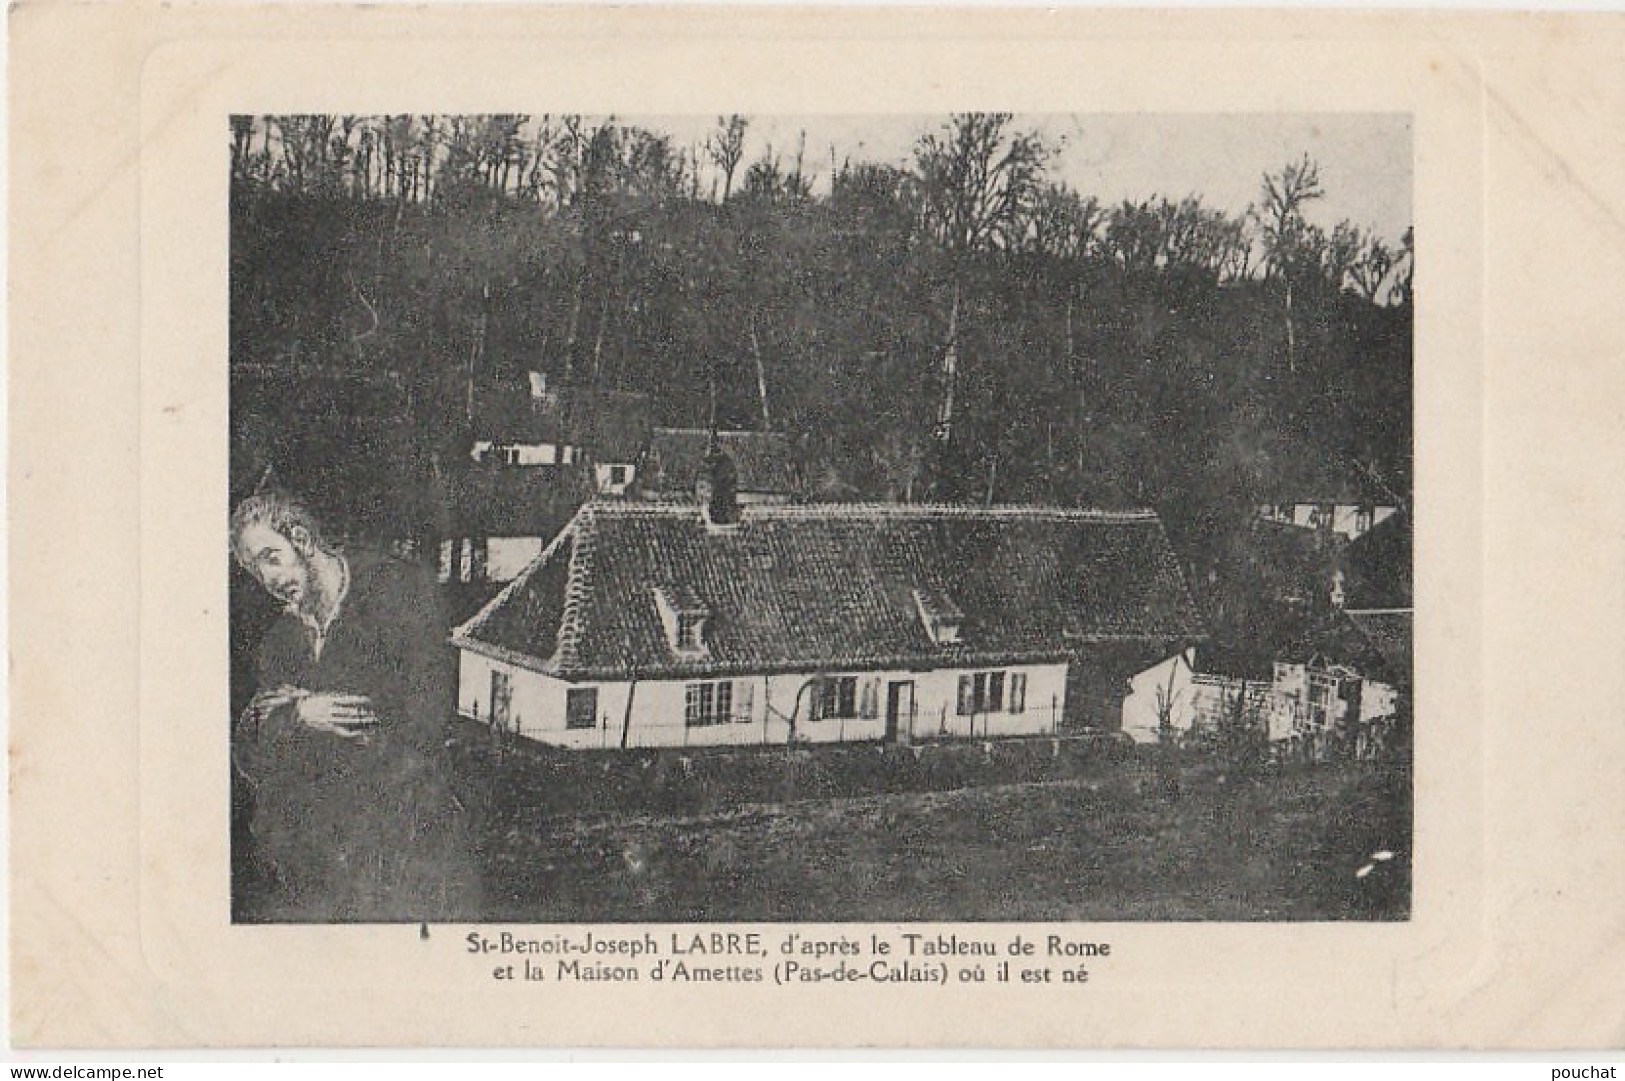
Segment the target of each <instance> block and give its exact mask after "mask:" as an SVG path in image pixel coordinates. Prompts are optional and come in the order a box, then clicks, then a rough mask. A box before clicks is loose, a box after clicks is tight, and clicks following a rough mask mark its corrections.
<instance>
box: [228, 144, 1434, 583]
mask: <svg viewBox="0 0 1625 1081" xmlns="http://www.w3.org/2000/svg"><path fill="white" fill-rule="evenodd" d="M749 125H750V121H749V119H747V118H745V117H739V116H731V117H719V118H717V122H716V125H715V128H714V131H713V133H712V135H711V136H710V137H709V138H707V139H706V140H705V141H704V143H703V144H702V145H698V146H688V147H683V146H678V145H675V144H674V142H673V140H672V139H671V138H670V137H669V136H667V135H665V134H663V133H661V132H659V131H651V130H644V129H642V128H640V127H637V126H634V125H628V124H623V123H619V122H616V121H615V120H613V119H588V118H582V117H574V116H562V117H559V116H540V117H531V116H517V115H505V116H474V117H448V118H440V117H409V116H282V117H274V118H268V117H259V118H250V117H239V118H235V119H234V120H233V123H232V131H231V139H232V155H231V161H232V184H231V349H232V358H231V359H232V361H233V364H234V366H237V368H240V369H243V370H254V371H257V372H259V373H261V374H262V375H264V374H265V373H271V374H272V375H273V376H274V375H275V374H276V373H288V374H289V378H291V379H295V380H297V379H298V373H300V372H318V371H320V372H332V371H335V370H342V371H348V372H354V373H365V374H372V375H377V376H383V375H385V374H386V373H388V377H389V379H390V380H392V381H393V382H392V383H391V384H390V385H394V386H397V387H399V388H400V391H401V393H400V395H399V396H398V398H394V397H391V398H390V399H389V401H390V402H392V403H395V404H390V405H386V406H383V407H380V408H381V409H382V411H383V412H386V413H387V412H390V411H395V412H397V413H398V414H399V415H398V416H397V417H396V418H395V419H396V420H398V422H399V424H398V425H397V426H396V427H395V428H394V429H393V431H394V433H395V434H394V435H393V436H392V437H390V439H392V440H393V442H391V441H390V439H384V440H383V443H387V444H388V445H387V446H384V445H383V444H379V445H371V444H367V442H366V437H364V434H363V433H364V431H365V425H364V424H361V423H360V420H361V418H360V416H359V413H354V414H353V415H350V416H346V415H345V410H346V409H347V408H348V407H344V408H339V409H336V410H335V409H334V408H328V409H326V410H325V412H324V411H323V410H322V409H310V408H304V407H303V406H300V405H299V404H298V401H297V396H293V397H286V396H285V400H284V401H283V402H282V403H281V404H280V405H279V406H278V407H276V408H272V407H271V406H264V407H263V408H262V407H261V405H260V404H255V403H252V402H249V401H248V400H247V399H245V398H244V397H242V396H241V395H239V387H238V385H237V383H236V381H235V380H234V388H233V392H234V407H235V408H234V416H233V437H234V444H233V461H234V468H235V467H236V466H238V465H239V463H248V465H252V466H254V467H255V468H246V467H245V470H244V471H243V472H244V474H245V475H252V474H253V473H254V472H255V471H257V465H258V463H260V462H261V461H264V460H267V458H268V457H274V453H273V452H272V451H270V450H268V449H267V446H268V445H269V443H270V442H277V443H279V445H281V446H283V447H286V446H288V445H290V442H289V441H290V440H291V441H292V442H293V443H297V444H298V445H299V446H302V447H306V448H309V447H317V448H327V449H329V450H331V451H332V452H333V453H335V454H340V455H343V454H356V455H360V456H362V457H366V456H368V455H371V456H372V457H373V459H374V461H375V464H376V465H377V466H378V468H380V469H382V470H384V471H385V472H386V473H388V474H389V475H390V476H391V477H394V478H398V477H402V476H406V477H411V476H414V475H416V471H419V470H424V469H428V468H430V467H432V463H433V461H434V460H435V459H436V457H437V456H440V457H443V458H451V457H455V456H457V455H459V454H461V453H462V452H463V448H466V446H467V442H468V440H469V439H470V438H471V431H470V423H471V421H470V412H471V411H470V409H469V402H470V401H471V400H474V398H475V397H476V393H484V392H486V391H488V390H490V389H494V388H502V387H513V388H515V389H516V392H517V391H519V388H522V387H523V386H524V373H525V372H526V371H529V370H540V371H545V372H547V373H549V380H550V382H551V383H552V384H553V385H558V386H592V387H597V388H602V389H619V390H626V391H639V392H644V393H648V394H650V395H652V396H653V399H654V402H655V409H656V415H655V421H656V423H662V424H672V425H690V426H692V425H702V424H705V423H706V422H707V420H708V418H709V417H710V415H711V411H712V409H713V408H714V409H715V412H716V417H717V420H718V421H719V422H720V423H721V424H723V425H725V426H734V427H743V428H760V427H772V428H775V429H779V430H782V431H785V432H788V433H790V434H791V435H792V437H793V439H794V440H795V444H796V447H797V451H798V454H799V456H800V458H801V461H802V464H803V468H804V471H805V476H806V481H807V484H806V486H807V493H806V494H807V496H808V497H809V498H830V499H912V500H924V499H932V500H948V501H975V502H1042V503H1057V504H1062V505H1088V506H1102V507H1114V506H1124V505H1134V506H1151V507H1154V508H1155V509H1157V510H1158V511H1159V512H1160V513H1161V514H1162V516H1163V520H1164V522H1165V524H1166V526H1167V528H1168V530H1169V533H1170V536H1171V538H1172V539H1173V540H1174V542H1175V544H1176V546H1177V547H1178V548H1179V549H1180V550H1181V551H1182V552H1183V553H1186V554H1187V555H1189V557H1190V561H1191V564H1192V568H1193V569H1198V564H1199V563H1201V562H1203V560H1202V559H1198V558H1197V556H1196V555H1195V554H1194V553H1208V554H1209V555H1216V554H1217V553H1219V552H1222V551H1223V550H1224V549H1226V548H1227V547H1234V546H1235V545H1239V544H1244V543H1245V537H1246V535H1247V534H1246V530H1247V523H1248V522H1249V521H1250V519H1251V517H1252V516H1253V515H1255V514H1256V509H1257V506H1258V505H1259V504H1261V503H1266V502H1273V501H1279V500H1285V499H1326V498H1334V497H1339V496H1342V495H1347V494H1348V493H1349V492H1351V491H1355V492H1358V493H1360V494H1361V498H1366V499H1369V500H1373V501H1377V502H1384V503H1390V504H1392V503H1398V504H1399V505H1401V506H1407V505H1408V503H1409V495H1410V490H1411V409H1412V404H1411V386H1412V379H1411V363H1412V362H1411V339H1412V322H1413V316H1412V309H1413V304H1412V289H1411V280H1412V267H1413V255H1412V250H1411V237H1410V234H1409V233H1408V232H1407V233H1406V235H1405V236H1404V238H1402V239H1401V240H1399V241H1397V242H1392V243H1390V242H1388V241H1385V240H1383V239H1381V238H1378V237H1376V236H1372V235H1369V234H1368V233H1367V232H1366V231H1364V230H1363V229H1361V228H1360V227H1359V226H1357V225H1356V224H1354V223H1350V222H1342V223H1339V224H1337V225H1336V226H1335V227H1333V228H1331V229H1326V228H1322V227H1320V226H1318V225H1315V224H1312V223H1311V222H1310V220H1309V216H1308V215H1307V214H1306V210H1307V209H1309V208H1312V207H1313V206H1314V205H1315V204H1316V202H1317V201H1318V200H1320V199H1321V198H1323V196H1324V194H1325V193H1324V192H1323V191H1322V188H1321V183H1320V176H1319V169H1318V167H1317V164H1316V162H1315V161H1313V160H1312V159H1310V158H1309V157H1307V156H1304V157H1301V158H1299V159H1298V160H1295V161H1288V162H1284V163H1280V164H1279V166H1278V167H1277V168H1275V169H1273V170H1268V171H1263V172H1261V174H1260V177H1259V188H1258V197H1257V201H1256V202H1255V203H1254V205H1252V206H1250V207H1247V208H1245V209H1244V210H1240V211H1237V210H1226V209H1221V208H1215V207H1210V206H1205V205H1203V203H1202V201H1201V199H1200V198H1199V197H1197V196H1195V195H1187V196H1175V197H1167V196H1164V195H1162V194H1156V193H1147V195H1146V197H1145V198H1144V199H1143V200H1140V201H1129V202H1123V203H1120V204H1116V205H1104V204H1103V203H1102V202H1101V201H1100V200H1099V199H1097V198H1095V197H1093V196H1091V195H1090V194H1089V193H1087V192H1080V191H1076V190H1073V189H1071V188H1070V187H1068V186H1067V185H1065V184H1064V183H1061V182H1060V181H1058V180H1056V179H1055V178H1054V177H1053V176H1052V175H1051V169H1050V166H1051V162H1052V160H1053V157H1054V150H1053V148H1051V147H1049V146H1046V145H1045V143H1044V140H1043V139H1042V138H1041V137H1040V136H1038V135H1036V134H1034V133H1032V132H1027V131H1023V130H1021V129H1020V126H1019V125H1017V124H1016V123H1015V122H1014V121H1013V119H1012V118H1011V117H1010V116H1007V115H1003V114H966V115H958V116H953V117H949V118H946V119H943V120H941V121H935V122H933V121H922V123H921V130H920V132H919V136H918V141H917V142H916V144H915V146H914V151H913V155H912V159H911V160H910V161H909V162H907V163H906V164H904V165H892V164H877V163H874V162H866V161H858V160H852V159H850V158H843V157H841V152H840V149H839V148H831V149H830V151H829V154H828V155H827V156H826V155H823V154H822V153H820V154H819V163H820V167H819V170H818V172H819V177H820V179H819V181H818V183H817V184H816V185H815V183H814V180H813V176H812V170H811V169H809V167H808V162H807V157H806V151H805V148H804V147H803V148H800V149H799V150H798V151H797V152H796V153H795V154H790V155H787V154H784V153H782V152H773V151H769V152H768V153H767V154H766V155H765V156H763V157H760V158H757V159H756V160H750V161H747V160H744V159H745V155H744V147H745V145H746V141H745V135H746V133H747V131H748V130H749ZM815 189H816V190H815ZM234 370H236V369H234ZM713 402H714V405H713ZM358 408H359V407H358ZM268 424H269V425H270V427H271V428H272V429H274V430H273V431H272V432H270V433H269V434H268V433H267V431H266V426H267V425H268ZM301 426H303V427H305V428H307V429H311V430H307V431H303V432H301V431H299V430H298V429H300V428H301ZM323 426H325V431H316V430H314V429H316V428H322V427H323ZM381 438H382V437H381ZM323 440H326V442H323ZM322 453H326V451H322ZM235 483H236V481H235V480H234V484H235Z"/></svg>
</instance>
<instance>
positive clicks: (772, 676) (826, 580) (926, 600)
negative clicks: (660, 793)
mask: <svg viewBox="0 0 1625 1081" xmlns="http://www.w3.org/2000/svg"><path fill="white" fill-rule="evenodd" d="M1201 634H1202V627H1201V622H1200V618H1199V616H1198V614H1197V611H1196V609H1195V606H1194V604H1193V603H1192V600H1191V597H1190V595H1189V593H1188V591H1187V589H1186V585H1185V582H1184V580H1183V577H1182V575H1181V572H1180V569H1179V566H1178V563H1177V561H1176V559H1175V557H1174V555H1173V552H1172V551H1171V550H1170V548H1169V545H1168V542H1167V539H1166V537H1165V536H1164V534H1163V530H1162V525H1161V523H1160V521H1159V520H1158V519H1157V517H1156V516H1155V514H1153V513H1151V512H1149V511H1143V512H1121V513H1119V512H1100V511H1084V510H1061V509H1049V508H1035V507H988V508H981V507H948V506H928V505H917V504H886V505H873V504H854V505H847V504H801V505H789V504H784V505H774V504H757V505H745V506H741V505H739V504H738V503H737V502H732V501H729V500H727V499H726V498H723V499H722V500H721V501H720V503H719V500H718V499H717V498H716V497H713V498H712V499H711V501H710V502H705V501H698V502H696V501H687V502H648V501H626V500H598V501H594V502H592V503H588V504H587V505H586V506H584V507H583V508H582V509H581V510H580V512H579V513H577V514H576V516H575V517H574V518H573V519H572V520H571V522H570V523H569V525H568V526H566V527H565V529H563V530H562V531H561V532H560V533H559V534H558V536H557V537H556V538H554V539H553V541H552V542H551V543H550V544H549V545H548V546H547V548H546V549H545V550H544V551H543V552H542V553H541V555H540V556H539V557H538V558H537V559H536V560H535V561H534V562H533V563H532V564H531V565H530V566H529V567H528V568H527V569H526V570H525V572H524V573H523V574H521V575H520V576H519V577H518V578H517V579H515V580H514V581H513V582H512V583H511V584H510V585H509V586H508V587H507V588H506V589H505V590H504V591H503V592H502V593H501V594H499V595H498V596H497V597H496V598H495V599H494V600H493V601H492V602H491V603H490V604H488V605H487V606H486V607H485V608H484V609H483V610H482V611H480V612H479V613H478V614H477V615H476V616H475V617H474V618H473V619H471V620H469V621H468V622H467V623H465V624H463V625H462V626H460V627H458V628H456V630H455V631H454V633H453V637H452V642H453V644H454V646H455V647H456V648H457V650H458V652H459V655H460V661H459V665H460V672H459V692H458V706H459V710H460V711H461V712H462V713H463V714H464V715H465V716H468V717H471V718H477V719H479V720H481V721H484V722H487V723H490V724H492V725H493V726H495V727H498V728H500V729H503V730H507V731H511V732H515V733H517V734H519V735H522V736H525V737H528V738H530V739H534V740H538V741H540V742H543V743H548V744H554V745H558V746H564V747H577V748H592V747H648V746H659V747H673V746H705V745H722V744H785V743H801V742H806V743H818V742H838V741H854V740H877V741H878V740H887V741H896V742H913V741H924V740H935V739H940V738H945V737H971V736H974V737H979V738H980V737H999V736H1018V735H1025V734H1035V733H1048V732H1054V731H1056V730H1057V729H1059V728H1060V727H1062V726H1063V724H1064V723H1066V722H1068V720H1069V718H1072V717H1074V716H1075V713H1076V709H1077V708H1080V707H1079V704H1080V703H1084V704H1086V703H1091V702H1095V701H1101V700H1112V699H1113V697H1114V696H1115V700H1116V701H1117V702H1119V703H1120V701H1121V695H1122V687H1123V685H1124V680H1125V679H1126V677H1127V675H1128V674H1130V673H1132V672H1133V671H1137V670H1139V668H1138V667H1135V665H1136V664H1138V666H1139V667H1143V666H1144V663H1145V661H1144V658H1146V657H1152V656H1168V655H1169V654H1170V653H1172V652H1177V651H1179V650H1181V649H1183V648H1184V647H1185V645H1186V644H1187V643H1189V642H1191V641H1193V640H1195V639H1197V638H1200V637H1201ZM1125 656H1131V657H1132V658H1133V659H1129V660H1124V659H1123V658H1124V657H1125ZM1106 723H1115V722H1114V721H1112V720H1110V719H1106Z"/></svg>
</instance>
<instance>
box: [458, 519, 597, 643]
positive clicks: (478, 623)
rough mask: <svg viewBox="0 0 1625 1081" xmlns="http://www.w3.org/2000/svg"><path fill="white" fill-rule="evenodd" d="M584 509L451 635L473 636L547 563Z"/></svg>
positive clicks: (571, 531) (569, 534)
mask: <svg viewBox="0 0 1625 1081" xmlns="http://www.w3.org/2000/svg"><path fill="white" fill-rule="evenodd" d="M585 509H586V508H585V506H583V507H582V508H581V510H577V511H576V512H575V514H574V515H572V516H571V518H570V520H569V521H568V522H566V523H565V524H564V528H563V529H560V530H559V532H558V535H557V536H555V537H554V538H553V539H552V540H550V541H548V542H547V544H546V546H544V547H543V548H542V550H541V551H540V552H538V553H536V558H535V559H532V560H531V561H530V562H529V563H528V564H526V565H525V569H524V570H522V571H520V572H519V573H518V574H517V575H515V576H514V579H513V581H511V582H509V583H508V584H507V585H505V586H503V587H502V588H501V589H500V590H498V591H497V595H496V596H494V597H492V598H491V599H490V600H488V601H486V602H485V604H484V605H483V606H481V608H480V610H479V611H478V612H475V613H474V614H473V615H472V616H470V617H469V618H468V619H467V620H465V621H464V622H462V623H460V624H458V625H457V626H455V627H453V628H452V630H451V637H452V638H454V639H455V638H469V637H473V635H474V634H475V632H477V631H478V630H479V629H480V628H481V627H482V626H484V624H485V621H486V620H487V619H489V618H490V617H491V614H492V613H494V612H495V611H496V610H497V609H498V608H500V607H502V606H503V605H504V604H506V603H507V602H508V599H509V598H510V597H512V596H513V595H514V594H516V593H518V592H519V591H520V590H522V589H524V588H525V587H526V585H528V584H529V582H530V580H531V578H533V577H535V575H536V573H537V571H539V570H540V569H541V568H542V567H543V566H545V565H546V564H547V561H548V559H549V558H551V557H552V555H553V553H554V552H555V551H557V550H558V547H559V545H561V544H563V543H564V541H565V540H566V539H567V538H569V537H570V536H571V534H572V533H573V532H574V531H575V528H576V522H577V520H578V519H579V518H580V517H581V511H582V510H585Z"/></svg>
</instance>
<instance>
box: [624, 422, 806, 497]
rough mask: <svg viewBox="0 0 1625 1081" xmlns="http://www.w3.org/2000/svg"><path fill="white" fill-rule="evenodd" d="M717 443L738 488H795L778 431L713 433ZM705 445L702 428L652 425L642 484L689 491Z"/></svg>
mask: <svg viewBox="0 0 1625 1081" xmlns="http://www.w3.org/2000/svg"><path fill="white" fill-rule="evenodd" d="M717 444H718V446H720V447H721V448H722V450H724V451H726V452H727V454H728V457H729V458H732V459H733V463H734V469H735V470H736V471H737V473H738V484H737V488H738V490H739V491H740V492H746V493H751V492H755V493H769V494H782V495H788V494H789V493H791V492H793V491H795V488H796V471H795V460H794V456H793V455H792V454H791V451H790V440H789V438H788V437H787V436H786V435H785V434H784V433H783V432H718V433H717ZM710 445H711V433H710V432H709V431H707V430H706V429H704V428H656V429H655V430H654V434H653V435H652V436H651V437H650V439H649V454H648V457H647V459H646V460H645V462H644V466H643V469H644V473H643V478H642V480H641V481H640V484H641V485H642V487H643V489H644V490H645V491H649V492H664V493H670V494H673V495H676V494H684V495H686V494H688V493H691V492H693V491H694V481H695V480H696V479H697V478H698V477H699V475H700V471H701V470H702V469H703V468H704V467H705V453H706V450H707V449H709V447H710Z"/></svg>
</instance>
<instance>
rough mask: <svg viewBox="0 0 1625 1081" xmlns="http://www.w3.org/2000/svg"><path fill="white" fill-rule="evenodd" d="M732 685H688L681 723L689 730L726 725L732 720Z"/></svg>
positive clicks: (723, 682)
mask: <svg viewBox="0 0 1625 1081" xmlns="http://www.w3.org/2000/svg"><path fill="white" fill-rule="evenodd" d="M732 714H733V684H732V683H729V682H727V681H726V680H724V681H722V682H720V683H690V684H689V685H688V688H687V690H686V693H685V697H684V703H683V721H684V723H685V724H687V725H688V727H690V728H703V727H705V726H707V725H713V724H727V723H728V722H729V721H730V720H732V719H733V717H732Z"/></svg>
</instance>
